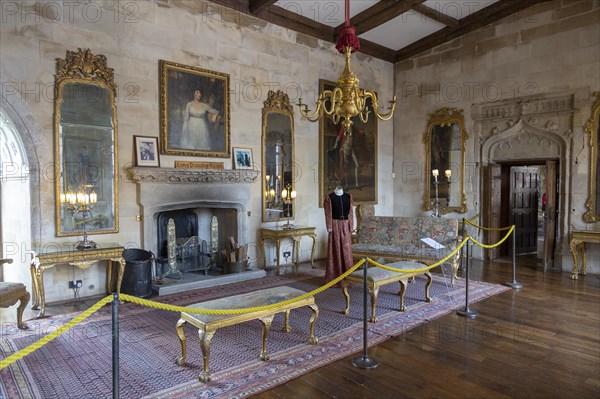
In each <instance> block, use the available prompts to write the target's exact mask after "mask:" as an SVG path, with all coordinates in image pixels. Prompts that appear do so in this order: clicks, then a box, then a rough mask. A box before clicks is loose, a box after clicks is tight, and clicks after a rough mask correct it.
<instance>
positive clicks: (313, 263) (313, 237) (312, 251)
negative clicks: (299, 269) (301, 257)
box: [310, 234, 317, 269]
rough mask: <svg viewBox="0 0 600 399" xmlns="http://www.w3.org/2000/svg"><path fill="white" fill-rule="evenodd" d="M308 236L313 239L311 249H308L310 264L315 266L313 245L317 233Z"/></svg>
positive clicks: (315, 242)
mask: <svg viewBox="0 0 600 399" xmlns="http://www.w3.org/2000/svg"><path fill="white" fill-rule="evenodd" d="M310 238H312V240H313V244H312V249H311V251H310V264H311V265H312V268H313V269H314V268H315V261H314V259H315V247H316V246H317V235H316V234H311V235H310Z"/></svg>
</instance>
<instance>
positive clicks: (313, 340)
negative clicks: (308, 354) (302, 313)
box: [308, 303, 319, 345]
mask: <svg viewBox="0 0 600 399" xmlns="http://www.w3.org/2000/svg"><path fill="white" fill-rule="evenodd" d="M308 307H309V308H311V310H312V314H311V316H310V320H309V323H310V324H309V326H308V343H309V344H311V345H316V344H318V343H319V338H317V337H315V322H316V321H317V317H319V307H318V306H317V304H316V303H315V304H312V305H308Z"/></svg>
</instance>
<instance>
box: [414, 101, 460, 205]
mask: <svg viewBox="0 0 600 399" xmlns="http://www.w3.org/2000/svg"><path fill="white" fill-rule="evenodd" d="M453 125H456V126H457V127H458V130H459V132H452V131H451V132H450V133H451V135H450V137H451V141H450V142H448V143H443V147H444V150H443V151H445V152H446V153H448V154H449V153H450V152H452V151H453V152H455V151H457V149H458V150H460V155H459V157H458V158H459V159H457V160H454V159H450V160H448V161H447V162H448V164H447V165H448V166H447V167H449V169H450V170H451V177H450V178H447V177H446V176H445V175H444V171H445V168H443V169H442V168H439V167H438V172H439V177H438V178H439V180H440V184H439V186H438V189H440V191H441V195H439V196H438V198H439V199H442V198H443V197H442V196H443V190H444V189H446V192H447V193H453V194H457V193H458V194H459V195H460V199H459V202H458V205H455V206H450V205H449V203H446V204H444V202H443V201H440V204H439V212H440V213H441V214H446V213H449V212H458V213H465V212H466V211H467V198H466V195H465V188H464V180H465V145H466V142H467V139H468V138H469V135H468V134H467V132H466V130H465V118H464V116H463V110H462V109H457V108H441V109H439V110H437V111H435V112H433V113H431V114H430V115H429V120H428V122H427V130H426V132H425V135H424V137H423V141H424V142H425V151H426V153H425V160H426V161H425V182H426V183H425V194H424V196H423V209H424V210H426V211H428V210H432V209H434V205H433V202H434V198H435V195H433V194H434V192H433V190H434V189H435V186H434V184H433V181H434V178H433V176H432V170H433V169H434V168H432V153H433V151H432V145H435V146H436V148H440V150H439V151H440V152H441V151H442V149H441V148H442V145H439V143H438V142H437V141H436V142H434V139H433V134H434V130H437V129H438V127H439V128H444V127H448V128H450V129H451V130H452V128H453ZM455 133H457V134H458V136H455ZM432 143H433V144H432ZM438 146H439V147H438ZM448 149H450V150H452V151H447V150H448ZM448 181H449V182H450V183H451V184H447V183H448ZM456 185H458V188H455V187H457V186H456ZM432 195H433V196H432ZM454 196H455V195H452V197H454Z"/></svg>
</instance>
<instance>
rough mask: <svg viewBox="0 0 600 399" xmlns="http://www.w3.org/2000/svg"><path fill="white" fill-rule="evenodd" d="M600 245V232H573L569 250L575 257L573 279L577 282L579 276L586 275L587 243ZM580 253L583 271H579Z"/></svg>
mask: <svg viewBox="0 0 600 399" xmlns="http://www.w3.org/2000/svg"><path fill="white" fill-rule="evenodd" d="M586 242H590V243H596V244H600V231H590V230H571V239H570V240H569V248H570V249H571V255H573V273H571V279H572V280H577V275H578V274H585V266H586V265H585V243H586ZM579 252H581V270H580V269H579V259H578V258H579V255H578V254H579Z"/></svg>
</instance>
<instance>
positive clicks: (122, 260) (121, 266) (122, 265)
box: [117, 257, 125, 294]
mask: <svg viewBox="0 0 600 399" xmlns="http://www.w3.org/2000/svg"><path fill="white" fill-rule="evenodd" d="M117 262H119V274H118V275H117V294H120V293H121V284H122V283H123V275H124V274H125V258H123V257H119V258H117Z"/></svg>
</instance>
